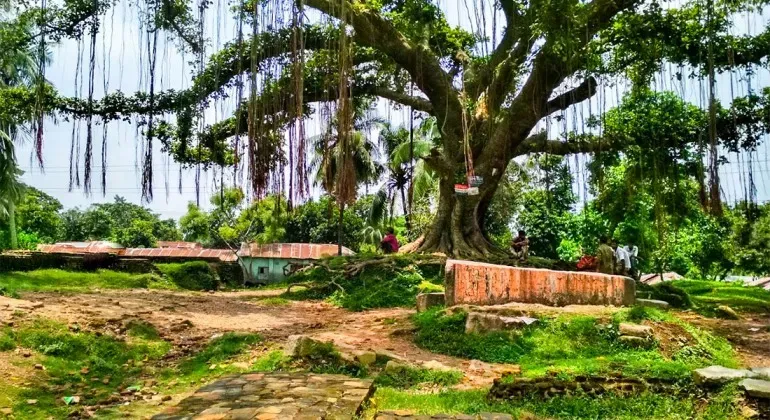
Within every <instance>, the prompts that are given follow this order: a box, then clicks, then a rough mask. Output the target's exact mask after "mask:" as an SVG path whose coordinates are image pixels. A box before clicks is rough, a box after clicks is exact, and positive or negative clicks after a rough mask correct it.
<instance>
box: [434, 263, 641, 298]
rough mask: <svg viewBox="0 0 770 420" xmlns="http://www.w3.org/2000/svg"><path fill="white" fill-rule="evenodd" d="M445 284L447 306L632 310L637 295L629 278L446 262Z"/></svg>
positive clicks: (634, 285) (632, 281)
mask: <svg viewBox="0 0 770 420" xmlns="http://www.w3.org/2000/svg"><path fill="white" fill-rule="evenodd" d="M444 283H445V288H446V305H447V306H453V305H462V304H470V305H501V304H505V303H509V302H522V303H541V304H545V305H555V306H566V305H614V306H630V305H633V304H634V300H635V297H634V295H635V292H636V284H635V283H634V280H633V279H630V278H628V277H622V276H610V275H607V274H601V273H586V272H572V271H553V270H542V269H536V268H519V267H509V266H501V265H493V264H485V263H478V262H472V261H459V260H448V261H447V263H446V274H445V279H444Z"/></svg>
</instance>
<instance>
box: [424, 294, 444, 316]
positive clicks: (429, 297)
mask: <svg viewBox="0 0 770 420" xmlns="http://www.w3.org/2000/svg"><path fill="white" fill-rule="evenodd" d="M445 302H446V299H445V295H444V294H443V293H420V294H419V295H417V312H425V311H427V310H428V309H430V308H433V307H435V306H443V305H444V304H445Z"/></svg>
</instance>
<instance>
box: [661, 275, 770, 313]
mask: <svg viewBox="0 0 770 420" xmlns="http://www.w3.org/2000/svg"><path fill="white" fill-rule="evenodd" d="M671 284H672V285H674V286H676V287H678V288H680V289H682V290H684V291H685V292H687V294H689V295H690V299H691V300H692V302H693V304H694V306H695V310H697V311H698V312H699V313H702V314H704V315H707V316H714V315H715V309H716V307H717V306H719V305H727V306H729V307H731V308H733V309H735V310H736V311H739V312H752V313H770V291H768V290H765V289H763V288H761V287H751V286H744V285H743V284H741V283H733V282H724V281H700V280H679V281H674V282H671Z"/></svg>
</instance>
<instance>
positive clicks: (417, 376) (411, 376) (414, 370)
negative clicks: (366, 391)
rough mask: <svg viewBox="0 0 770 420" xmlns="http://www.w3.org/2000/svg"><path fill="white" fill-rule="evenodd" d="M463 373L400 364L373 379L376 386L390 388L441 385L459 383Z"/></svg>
mask: <svg viewBox="0 0 770 420" xmlns="http://www.w3.org/2000/svg"><path fill="white" fill-rule="evenodd" d="M462 378H463V373H462V372H460V371H457V370H434V369H425V368H419V367H412V366H408V365H400V366H397V367H395V368H391V367H390V366H388V368H387V369H386V370H385V371H384V372H382V373H380V374H379V375H378V376H377V378H376V379H375V380H374V383H375V385H377V386H387V387H392V388H404V389H406V388H415V387H418V386H419V385H421V384H429V385H437V386H442V387H447V386H452V385H456V384H458V383H460V381H461V380H462Z"/></svg>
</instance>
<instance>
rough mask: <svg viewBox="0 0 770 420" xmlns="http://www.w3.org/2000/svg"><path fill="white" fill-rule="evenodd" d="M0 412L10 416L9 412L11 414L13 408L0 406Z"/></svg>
mask: <svg viewBox="0 0 770 420" xmlns="http://www.w3.org/2000/svg"><path fill="white" fill-rule="evenodd" d="M0 414H4V415H6V416H10V415H11V414H13V409H12V408H2V409H0Z"/></svg>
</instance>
